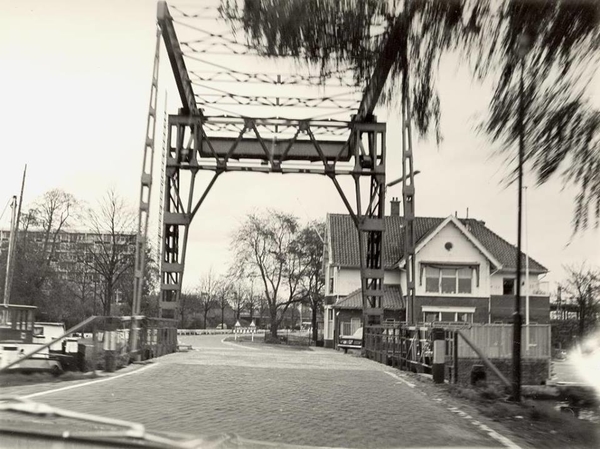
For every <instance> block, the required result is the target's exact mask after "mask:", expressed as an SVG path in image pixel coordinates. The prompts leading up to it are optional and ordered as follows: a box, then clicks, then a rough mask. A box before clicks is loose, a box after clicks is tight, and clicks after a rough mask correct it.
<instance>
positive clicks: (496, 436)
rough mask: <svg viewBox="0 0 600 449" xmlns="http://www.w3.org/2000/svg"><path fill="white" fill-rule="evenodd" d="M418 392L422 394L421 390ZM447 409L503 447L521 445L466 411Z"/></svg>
mask: <svg viewBox="0 0 600 449" xmlns="http://www.w3.org/2000/svg"><path fill="white" fill-rule="evenodd" d="M384 373H385V374H387V375H388V376H391V377H393V378H394V379H397V380H399V381H400V382H402V383H404V384H406V385H408V386H409V387H410V388H415V384H413V383H410V382H408V381H406V380H404V379H403V378H402V377H401V376H399V375H398V374H396V373H392V372H389V371H384ZM420 393H422V394H424V393H423V392H422V391H421V392H420ZM436 401H438V399H436ZM439 402H443V401H442V400H439ZM448 410H450V411H451V412H452V413H456V414H457V415H458V416H460V417H461V418H464V419H466V420H467V421H469V422H470V423H471V424H472V425H473V426H475V427H478V428H479V429H480V430H482V431H483V432H485V433H487V434H488V435H489V436H490V438H492V439H494V440H496V441H497V442H499V443H500V444H502V445H503V446H504V447H508V448H510V449H521V446H519V445H518V444H516V443H515V442H513V441H512V440H510V439H508V438H507V437H505V436H504V435H500V434H499V433H498V432H496V431H495V430H494V429H491V428H490V427H488V426H486V425H485V424H482V423H481V422H479V421H477V420H476V419H474V418H473V417H472V416H471V415H469V414H468V413H465V412H463V411H462V410H460V409H459V408H457V407H452V406H448Z"/></svg>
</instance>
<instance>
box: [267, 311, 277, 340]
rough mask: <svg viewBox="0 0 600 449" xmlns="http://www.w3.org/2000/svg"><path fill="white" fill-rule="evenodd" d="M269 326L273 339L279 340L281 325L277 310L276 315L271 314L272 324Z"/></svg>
mask: <svg viewBox="0 0 600 449" xmlns="http://www.w3.org/2000/svg"><path fill="white" fill-rule="evenodd" d="M269 324H270V329H271V337H272V338H277V328H278V327H279V326H278V324H279V323H277V310H275V313H273V312H271V323H269Z"/></svg>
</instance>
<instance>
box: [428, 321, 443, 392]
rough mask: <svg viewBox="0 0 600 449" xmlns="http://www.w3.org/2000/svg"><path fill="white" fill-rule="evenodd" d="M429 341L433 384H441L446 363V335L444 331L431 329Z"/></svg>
mask: <svg viewBox="0 0 600 449" xmlns="http://www.w3.org/2000/svg"><path fill="white" fill-rule="evenodd" d="M431 339H432V340H433V364H432V368H431V374H432V375H433V382H434V383H436V384H443V383H444V367H445V363H446V335H445V332H444V329H440V328H436V329H431Z"/></svg>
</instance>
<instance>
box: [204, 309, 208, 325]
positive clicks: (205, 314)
mask: <svg viewBox="0 0 600 449" xmlns="http://www.w3.org/2000/svg"><path fill="white" fill-rule="evenodd" d="M207 316H208V310H206V309H204V329H208V327H207V326H206V320H207Z"/></svg>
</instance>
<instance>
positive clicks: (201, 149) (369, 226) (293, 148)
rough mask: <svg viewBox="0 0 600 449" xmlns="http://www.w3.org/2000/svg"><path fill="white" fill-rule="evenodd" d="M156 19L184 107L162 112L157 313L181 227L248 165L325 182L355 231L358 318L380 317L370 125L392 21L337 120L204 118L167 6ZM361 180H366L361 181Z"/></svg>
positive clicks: (164, 308)
mask: <svg viewBox="0 0 600 449" xmlns="http://www.w3.org/2000/svg"><path fill="white" fill-rule="evenodd" d="M157 17H158V24H159V27H160V29H161V33H162V37H163V41H164V44H165V47H166V50H167V54H168V56H169V60H170V63H171V68H172V71H173V75H174V77H175V81H176V84H177V88H178V92H179V95H180V98H181V103H182V107H181V109H180V111H179V113H178V114H176V115H170V116H169V118H168V125H167V128H168V131H167V148H166V153H167V155H166V167H165V178H166V179H165V184H166V185H165V190H164V197H163V199H162V201H163V204H162V208H163V214H162V221H163V232H162V246H163V247H162V259H161V295H160V309H159V310H160V316H161V317H163V318H174V317H175V316H176V313H177V309H178V306H179V299H180V295H181V288H182V281H183V274H184V268H185V258H186V249H187V242H188V236H189V228H190V225H191V222H192V220H193V219H194V217H195V216H196V214H197V212H198V210H199V208H200V207H201V205H202V203H203V202H204V200H205V199H206V197H207V195H208V193H209V192H210V190H211V188H212V187H213V185H214V183H215V182H216V180H217V179H218V178H219V177H220V176H221V175H222V174H223V173H225V172H231V171H249V172H261V173H282V174H285V173H309V174H319V175H323V176H327V177H329V178H330V179H331V180H332V182H333V184H334V186H335V188H336V190H337V191H338V193H339V194H340V196H341V198H342V200H343V202H344V204H345V206H346V208H347V209H348V212H349V213H350V215H351V217H352V219H353V221H354V223H355V225H356V228H357V230H358V236H359V251H360V268H361V285H362V291H363V314H364V319H365V323H373V324H375V323H378V322H380V321H381V320H382V318H383V278H384V266H383V260H384V258H383V237H384V232H385V228H384V220H383V218H384V214H385V162H386V125H385V123H378V122H377V121H376V118H375V117H374V116H373V111H374V109H375V106H376V104H377V101H378V99H379V96H380V94H381V91H382V89H383V86H384V84H385V82H386V79H387V76H388V74H389V71H390V69H391V65H392V62H393V60H394V59H395V57H396V56H397V53H398V48H399V44H398V42H399V41H395V38H396V37H397V36H395V34H397V33H398V29H399V27H400V24H397V25H396V27H395V28H394V30H393V32H392V34H391V38H390V39H389V40H388V42H387V43H386V45H385V46H384V48H383V51H382V53H381V57H380V60H379V62H378V64H377V66H376V70H375V72H374V74H373V76H372V78H371V80H370V82H369V84H368V85H367V87H366V89H365V91H364V93H363V98H362V101H361V103H360V105H359V107H358V111H357V113H356V115H354V116H353V117H352V120H350V121H347V122H343V121H331V120H321V121H319V120H292V119H290V120H288V119H275V118H272V119H269V118H250V117H244V118H241V117H240V118H235V117H210V116H206V115H205V114H204V113H203V111H202V110H201V109H200V108H199V107H198V98H197V95H196V94H195V93H194V90H193V87H192V82H191V80H190V76H189V73H188V71H187V68H186V64H185V60H184V53H183V52H182V50H181V47H180V45H179V41H178V38H177V34H176V32H175V29H174V23H173V18H172V17H171V15H170V13H169V8H168V6H167V4H166V2H159V3H158V14H157ZM269 129H271V130H272V129H276V130H280V129H285V130H286V132H287V136H288V137H286V138H284V139H274V138H269V137H264V136H265V135H268V134H269V133H268V131H267V132H265V133H263V132H264V131H265V130H269ZM215 130H218V131H227V132H228V135H223V132H219V133H217V135H215ZM411 165H412V164H411ZM200 170H207V171H212V172H213V173H214V174H213V176H212V179H211V180H210V182H209V183H208V185H207V186H205V188H204V190H203V192H202V194H201V195H200V196H199V197H197V198H196V197H195V195H194V191H195V187H196V186H195V184H196V177H197V174H198V172H199V171H200ZM411 170H412V167H411ZM339 176H351V177H352V179H353V181H354V186H355V189H354V190H355V192H354V193H355V196H356V204H355V206H354V207H353V206H352V205H351V202H350V201H349V200H348V197H347V196H346V194H345V193H344V191H343V189H342V187H341V186H340V184H339V181H338V177H339ZM364 178H367V180H368V183H364V182H363V183H362V185H361V179H363V180H364ZM365 190H366V192H365ZM363 193H367V195H366V198H367V203H366V204H362V200H363Z"/></svg>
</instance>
